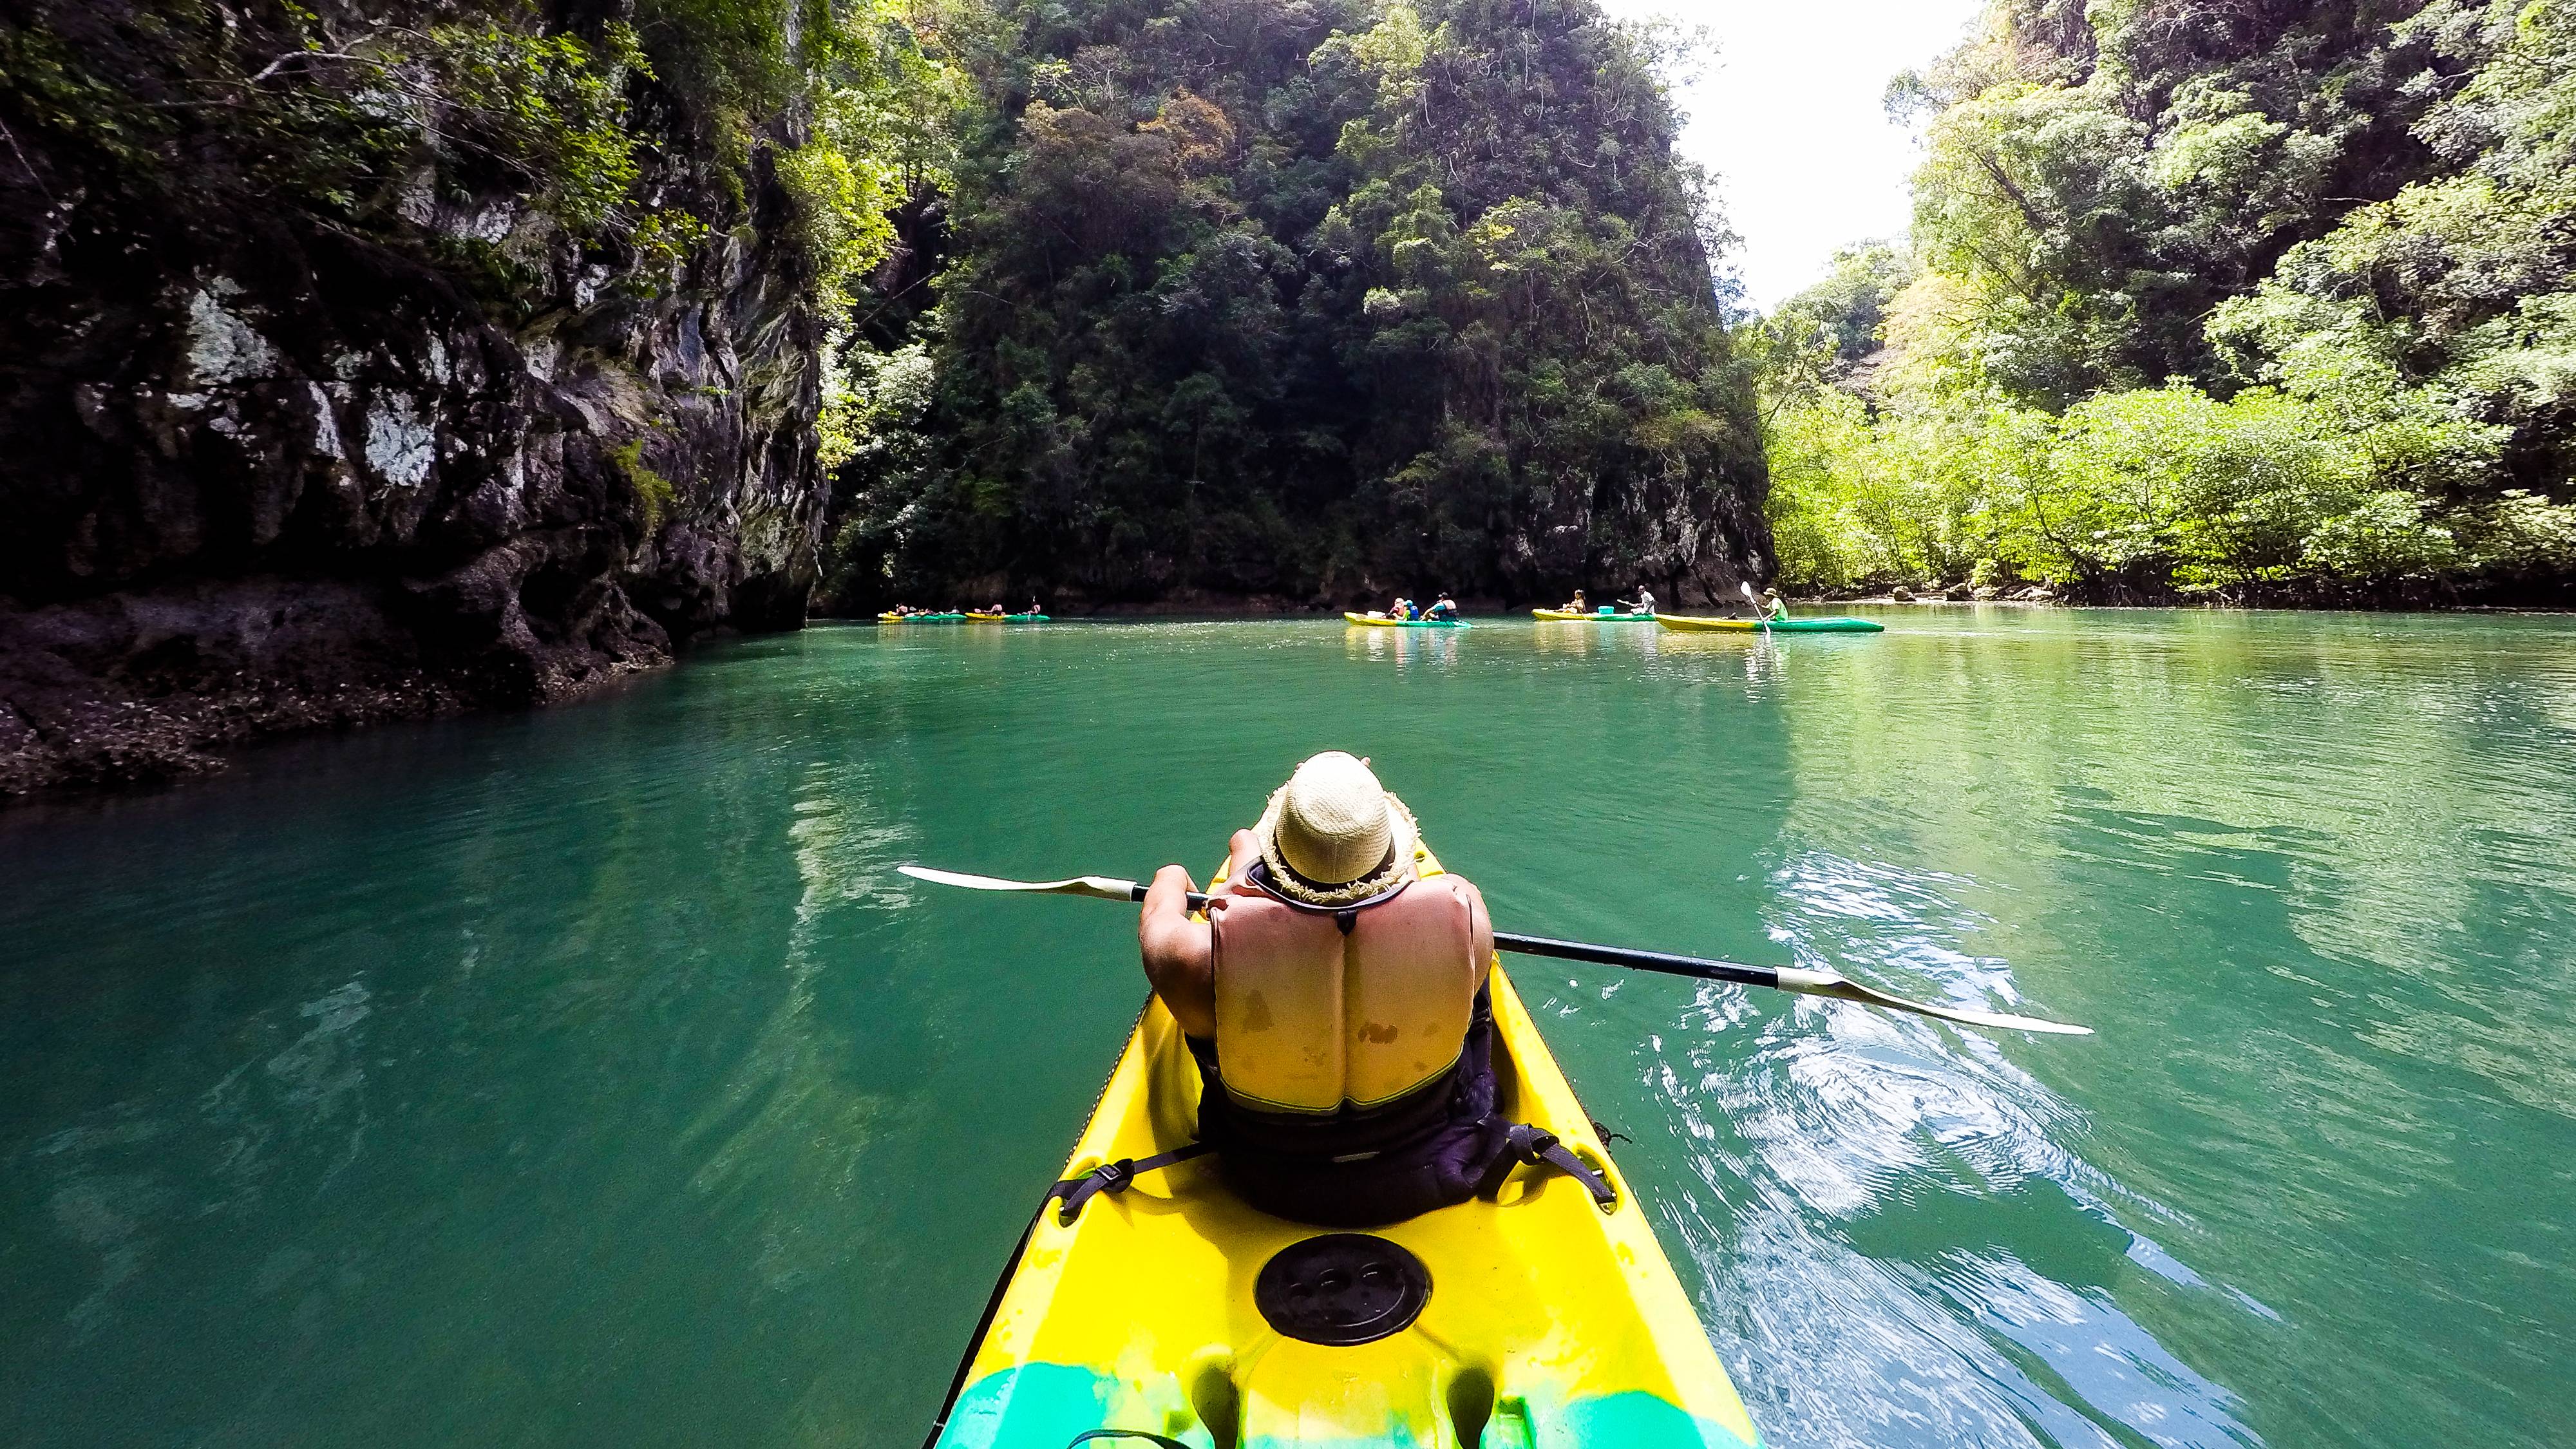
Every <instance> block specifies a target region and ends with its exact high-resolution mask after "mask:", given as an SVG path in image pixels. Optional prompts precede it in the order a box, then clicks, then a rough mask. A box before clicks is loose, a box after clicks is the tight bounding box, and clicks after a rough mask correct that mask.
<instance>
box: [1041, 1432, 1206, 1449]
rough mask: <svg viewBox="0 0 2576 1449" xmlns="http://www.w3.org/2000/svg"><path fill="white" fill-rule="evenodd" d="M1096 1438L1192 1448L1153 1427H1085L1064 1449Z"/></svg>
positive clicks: (1163, 1448) (1169, 1448)
mask: <svg viewBox="0 0 2576 1449" xmlns="http://www.w3.org/2000/svg"><path fill="white" fill-rule="evenodd" d="M1094 1439H1142V1440H1144V1441H1145V1442H1146V1443H1148V1444H1151V1445H1153V1446H1154V1449H1190V1446H1189V1445H1187V1444H1184V1443H1182V1442H1181V1441H1180V1440H1178V1439H1167V1438H1164V1437H1163V1436H1162V1435H1160V1434H1157V1433H1155V1432H1154V1431H1153V1430H1151V1429H1085V1430H1083V1431H1082V1432H1081V1433H1079V1434H1076V1435H1074V1436H1073V1437H1072V1438H1070V1439H1067V1440H1065V1441H1064V1449H1073V1446H1074V1445H1076V1444H1086V1443H1089V1442H1090V1441H1092V1440H1094Z"/></svg>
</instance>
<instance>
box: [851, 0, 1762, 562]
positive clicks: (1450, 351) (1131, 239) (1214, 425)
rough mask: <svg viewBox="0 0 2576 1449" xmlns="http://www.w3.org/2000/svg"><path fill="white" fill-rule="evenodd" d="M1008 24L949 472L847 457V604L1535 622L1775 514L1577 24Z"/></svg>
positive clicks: (1399, 19) (1519, 7)
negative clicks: (996, 603) (1277, 602)
mask: <svg viewBox="0 0 2576 1449" xmlns="http://www.w3.org/2000/svg"><path fill="white" fill-rule="evenodd" d="M1009 18H1010V19H1011V20H1012V21H1013V22H1014V23H1015V24H1016V25H1017V26H1018V27H1019V31H1020V34H1019V38H1018V40H1017V42H1016V44H1015V46H1014V47H1012V48H1011V50H1010V51H1009V52H1007V53H1004V54H1001V55H998V56H996V57H993V58H992V59H991V61H990V63H989V68H988V69H987V70H986V71H985V74H984V78H985V81H986V85H987V87H988V91H989V93H990V94H991V95H992V97H993V100H994V111H993V116H994V119H993V124H992V125H990V126H989V127H988V128H984V129H981V130H979V131H975V132H970V144H969V145H968V147H967V148H966V151H965V154H964V155H963V156H962V157H961V159H960V161H959V162H958V165H957V187H958V192H957V197H956V205H955V212H954V215H955V218H956V222H955V224H956V235H955V242H956V249H955V252H954V256H953V260H952V262H951V263H950V270H949V271H948V273H947V274H946V276H945V277H944V278H943V280H942V293H941V295H942V301H941V303H940V307H939V312H938V333H937V335H936V336H935V337H934V338H933V339H932V340H931V347H930V351H929V353H928V356H929V357H930V358H931V359H932V360H933V361H934V363H935V366H936V373H937V379H938V392H937V399H936V402H935V404H934V406H933V407H932V408H931V410H930V417H929V420H928V422H927V423H926V425H925V426H926V427H927V428H928V430H929V432H930V440H929V445H928V446H926V447H925V448H923V449H921V450H920V453H919V456H918V458H917V459H916V460H915V461H912V462H908V463H905V464H903V465H901V466H892V465H887V464H880V463H872V462H869V461H868V460H867V459H866V458H864V457H863V458H861V460H860V461H859V462H857V463H854V464H853V465H852V468H851V470H850V471H849V473H848V474H847V475H846V476H848V477H850V478H851V479H852V480H853V488H852V492H851V498H850V503H849V508H850V513H849V518H848V522H847V524H846V525H845V526H844V527H843V528H842V529H841V530H840V533H839V538H840V539H841V541H842V544H841V546H842V548H843V549H844V556H843V563H844V577H846V578H850V579H854V580H860V581H864V582H865V584H866V587H868V588H869V589H871V590H877V591H880V593H881V594H884V593H891V594H896V595H901V594H908V593H930V594H936V593H940V592H942V591H944V590H945V589H946V588H947V586H948V583H947V581H949V580H952V579H960V578H971V577H980V576H985V575H989V574H995V573H1002V574H1008V575H1012V576H1015V577H1018V578H1021V579H1024V580H1026V581H1028V582H1029V583H1032V584H1035V585H1038V586H1041V587H1045V588H1048V589H1062V588H1074V589H1079V590H1083V591H1087V592H1091V593H1093V594H1095V595H1106V596H1122V595H1123V596H1131V597H1134V596H1151V595H1157V594H1162V593H1166V592H1169V591H1171V590H1175V589H1183V588H1199V589H1208V590H1216V591H1224V592H1234V593H1246V592H1273V593H1286V594H1291V595H1295V596H1299V597H1311V596H1314V595H1317V594H1344V595H1347V594H1350V593H1355V592H1359V591H1361V590H1364V589H1371V588H1374V587H1376V586H1377V583H1378V581H1380V580H1385V579H1390V578H1402V579H1405V580H1406V581H1407V585H1408V587H1412V588H1416V589H1419V588H1422V587H1428V586H1430V584H1429V581H1433V580H1436V581H1438V582H1439V583H1441V584H1445V585H1446V586H1447V587H1450V588H1452V589H1457V590H1463V591H1477V592H1493V593H1504V592H1515V591H1524V592H1544V591H1546V590H1548V589H1554V588H1559V587H1570V586H1571V585H1572V584H1574V583H1576V582H1582V581H1584V580H1585V579H1586V577H1587V575H1588V576H1590V577H1592V578H1595V579H1597V578H1599V577H1603V576H1611V577H1618V576H1625V575H1628V574H1629V573H1630V571H1632V570H1635V569H1638V568H1642V567H1649V566H1651V567H1653V568H1656V569H1658V570H1664V571H1669V570H1671V569H1673V568H1675V567H1678V565H1677V564H1676V563H1675V562H1674V558H1675V557H1676V555H1675V554H1674V553H1673V551H1672V550H1671V549H1669V548H1667V549H1665V550H1664V552H1662V553H1661V554H1658V553H1657V552H1656V549H1657V547H1658V545H1657V544H1656V542H1655V539H1656V537H1657V535H1656V533H1655V530H1656V529H1658V528H1667V527H1668V528H1669V529H1670V531H1671V532H1672V533H1673V534H1676V535H1679V536H1682V537H1684V538H1687V539H1689V540H1691V542H1692V543H1693V545H1694V546H1696V544H1697V543H1698V542H1699V541H1700V540H1701V539H1703V538H1704V537H1705V536H1706V527H1707V521H1708V520H1709V519H1710V518H1711V517H1712V516H1713V515H1714V514H1715V513H1717V512H1718V511H1720V509H1721V508H1722V507H1725V506H1731V504H1730V502H1729V500H1731V499H1732V498H1733V497H1734V496H1735V495H1736V493H1737V491H1738V490H1742V491H1744V492H1746V493H1751V492H1753V491H1755V490H1758V488H1759V486H1760V481H1759V480H1760V477H1761V461H1760V458H1759V456H1758V454H1757V453H1756V452H1755V450H1754V449H1753V448H1752V447H1751V446H1750V443H1751V436H1752V420H1751V417H1750V413H1749V398H1748V395H1747V389H1746V386H1745V382H1744V374H1743V372H1742V370H1741V368H1740V366H1739V365H1738V364H1737V363H1736V361H1735V359H1734V357H1733V355H1732V352H1731V349H1730V346H1729V343H1728V339H1727V336H1726V332H1725V328H1724V326H1723V322H1722V319H1721V317H1720V314H1719V312H1718V310H1717V307H1716V305H1715V297H1714V294H1713V287H1712V284H1711V281H1710V277H1709V270H1708V256H1709V252H1708V242H1709V237H1710V236H1711V235H1712V234H1713V233H1714V227H1713V224H1711V223H1710V222H1709V221H1708V215H1709V213H1708V211H1707V208H1706V204H1705V200H1704V198H1703V196H1702V194H1701V190H1700V186H1699V183H1698V180H1697V178H1696V177H1695V176H1694V175H1692V174H1691V173H1690V172H1688V171H1687V170H1686V169H1685V168H1683V167H1681V166H1679V165H1677V164H1676V163H1675V162H1674V160H1673V159H1672V156H1671V140H1672V134H1673V128H1674V118H1673V116H1672V112H1671V109H1670V106H1669V104H1668V103H1667V101H1666V100H1665V97H1664V94H1663V91H1662V89H1661V87H1660V84H1659V83H1658V81H1657V79H1656V72H1655V70H1654V66H1655V64H1656V61H1657V55H1656V53H1655V51H1654V50H1653V48H1652V44H1651V43H1650V41H1649V39H1648V38H1647V37H1644V36H1641V35H1640V34H1638V33H1635V32H1630V31H1626V30H1622V29H1620V28H1618V27H1615V26H1613V25H1611V24H1609V23H1607V22H1606V21H1604V20H1603V19H1602V18H1601V16H1600V14H1599V12H1598V11H1597V10H1595V9H1594V8H1593V6H1592V5H1591V3H1590V0H1537V3H1536V4H1534V5H1533V4H1530V3H1526V0H1524V3H1519V4H1515V5H1512V6H1501V5H1497V4H1492V3H1489V0H1437V3H1419V0H1417V3H1403V0H1396V3H1385V4H1378V3H1366V0H1327V3H1322V4H1315V5H1296V6H1290V7H1287V8H1285V9H1263V8H1253V9H1245V8H1242V7H1233V6H1227V5H1220V4H1216V3H1213V0H1179V3H1176V4H1174V5H1171V6H1168V7H1165V8H1164V9H1163V10H1162V11H1159V12H1140V11H1136V10H1133V9H1131V8H1128V7H1122V6H1117V5H1112V4H1108V3H1105V0H1078V3H1071V4H1067V3H1046V4H1039V3H1035V0H1030V3H1026V4H1023V5H1022V6H1020V7H1019V8H1018V9H1016V10H1014V11H1012V12H1010V14H1009ZM863 392H864V389H859V388H854V389H853V396H854V397H856V396H858V395H859V394H861V393H863ZM853 411H854V412H863V411H865V407H864V405H860V404H854V405H853ZM866 431H867V430H865V429H861V430H859V431H858V432H857V433H854V434H853V436H859V435H864V434H865V433H866ZM840 446H847V445H840ZM1752 546H1755V547H1758V546H1759V545H1758V541H1753V543H1752ZM1662 576H1663V575H1659V576H1658V582H1659V583H1660V582H1661V577H1662ZM851 602H852V603H853V604H854V605H856V604H864V603H866V602H868V600H866V599H857V600H852V601H851Z"/></svg>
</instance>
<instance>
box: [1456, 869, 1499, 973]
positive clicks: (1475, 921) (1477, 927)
mask: <svg viewBox="0 0 2576 1449" xmlns="http://www.w3.org/2000/svg"><path fill="white" fill-rule="evenodd" d="M1458 888H1459V889H1460V890H1462V891H1465V892H1466V893H1467V929H1468V930H1469V931H1470V932H1472V933H1473V936H1472V939H1473V941H1474V943H1475V944H1474V946H1473V947H1472V949H1473V950H1474V951H1475V953H1476V989H1477V990H1479V991H1482V990H1484V989H1485V978H1486V977H1487V976H1490V975H1492V974H1493V970H1494V918H1493V917H1491V916H1488V915H1486V914H1485V893H1484V892H1483V891H1480V890H1478V889H1476V888H1475V887H1474V886H1473V885H1470V884H1468V883H1467V882H1466V881H1463V880H1462V881H1460V882H1458Z"/></svg>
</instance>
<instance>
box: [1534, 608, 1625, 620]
mask: <svg viewBox="0 0 2576 1449" xmlns="http://www.w3.org/2000/svg"><path fill="white" fill-rule="evenodd" d="M1530 617H1531V618H1533V619H1560V620H1567V621H1575V620H1582V621H1588V622H1591V623H1595V624H1651V623H1653V622H1655V616H1654V615H1652V614H1619V613H1613V612H1612V611H1610V610H1608V609H1596V610H1594V611H1593V612H1591V613H1589V614H1585V613H1580V612H1578V611H1576V610H1573V609H1532V610H1530Z"/></svg>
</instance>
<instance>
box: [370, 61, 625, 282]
mask: <svg viewBox="0 0 2576 1449" xmlns="http://www.w3.org/2000/svg"><path fill="white" fill-rule="evenodd" d="M426 49H427V57H428V59H429V62H430V72H431V74H432V76H434V81H433V82H432V85H431V87H430V88H428V89H426V90H425V91H422V92H416V94H419V95H421V97H422V99H424V100H429V101H433V102H434V103H435V104H437V105H438V106H439V107H440V109H441V110H442V111H443V112H444V113H445V114H446V115H447V116H448V118H449V120H448V134H447V136H446V137H445V140H446V141H447V143H448V144H449V145H451V146H454V147H458V148H461V149H463V150H465V151H467V152H469V153H471V154H472V155H474V156H475V157H478V158H480V159H482V160H484V161H487V162H497V163H499V164H501V165H504V166H507V167H508V168H510V169H511V170H512V171H514V172H516V173H517V175H516V177H515V178H514V179H515V180H517V181H518V182H519V184H520V185H521V186H522V187H525V188H527V189H529V190H531V191H532V192H533V193H534V196H535V199H536V200H537V202H538V204H539V205H541V206H543V207H545V209H546V210H548V211H550V212H552V213H554V215H555V216H556V217H557V218H558V219H560V220H561V221H562V222H563V223H564V225H565V226H567V227H568V228H570V229H571V230H572V231H573V232H574V233H576V234H578V235H584V236H587V235H591V234H594V233H596V232H598V231H599V230H600V229H601V228H602V227H603V226H604V225H606V224H607V222H608V221H609V220H610V218H611V217H612V216H613V215H614V214H615V213H616V212H617V211H618V210H619V208H620V207H621V206H623V205H625V203H626V202H627V199H628V195H629V193H630V192H632V191H633V189H634V186H635V180H636V175H637V166H636V159H635V150H636V145H635V141H634V138H633V137H632V136H631V135H630V134H629V133H628V131H627V127H626V101H625V90H626V77H627V76H628V74H629V73H633V74H636V75H638V76H640V77H642V78H645V79H649V78H650V77H651V75H652V69H651V67H650V66H649V65H647V64H646V62H645V59H644V53H643V51H642V49H641V48H640V47H639V46H638V45H637V43H636V39H635V32H634V31H633V30H631V29H628V28H627V27H626V26H624V25H609V26H607V27H605V28H604V29H603V30H602V31H601V34H600V38H599V43H598V44H597V45H596V46H593V45H590V44H586V43H584V42H583V41H582V40H580V39H579V38H577V37H575V36H571V35H563V34H554V35H547V34H541V33H538V34H532V33H527V32H523V31H519V30H514V29H507V28H504V27H503V26H501V25H500V24H498V23H496V22H495V21H492V20H489V19H486V20H484V21H482V22H480V23H479V24H462V25H445V26H440V27H438V28H437V29H435V30H432V31H431V32H430V35H429V45H428V46H427V48H426ZM403 70H404V67H402V66H401V65H398V64H397V65H388V66H387V67H386V71H387V74H389V75H396V76H399V75H401V74H402V73H403ZM364 103H365V101H364V99H363V98H362V99H361V100H360V104H364Z"/></svg>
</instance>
